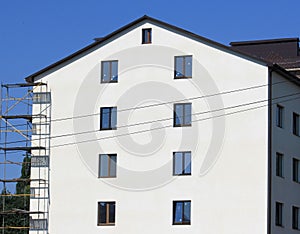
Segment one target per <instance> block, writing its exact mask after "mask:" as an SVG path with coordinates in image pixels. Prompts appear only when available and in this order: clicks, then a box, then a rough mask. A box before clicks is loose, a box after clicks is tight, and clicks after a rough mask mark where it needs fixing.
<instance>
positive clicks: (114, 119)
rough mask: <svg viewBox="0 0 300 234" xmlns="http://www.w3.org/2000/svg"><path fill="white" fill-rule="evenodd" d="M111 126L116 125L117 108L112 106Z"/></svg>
mask: <svg viewBox="0 0 300 234" xmlns="http://www.w3.org/2000/svg"><path fill="white" fill-rule="evenodd" d="M110 127H111V128H113V129H114V128H116V127H117V108H116V107H113V108H112V109H111V126H110Z"/></svg>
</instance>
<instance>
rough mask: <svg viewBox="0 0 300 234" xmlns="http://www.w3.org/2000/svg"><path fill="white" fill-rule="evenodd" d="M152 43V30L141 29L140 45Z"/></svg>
mask: <svg viewBox="0 0 300 234" xmlns="http://www.w3.org/2000/svg"><path fill="white" fill-rule="evenodd" d="M151 43H152V29H151V28H144V29H142V44H151Z"/></svg>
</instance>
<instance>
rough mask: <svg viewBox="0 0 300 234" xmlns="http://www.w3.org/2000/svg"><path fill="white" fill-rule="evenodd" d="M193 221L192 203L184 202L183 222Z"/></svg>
mask: <svg viewBox="0 0 300 234" xmlns="http://www.w3.org/2000/svg"><path fill="white" fill-rule="evenodd" d="M190 221H191V202H184V208H183V222H184V223H190Z"/></svg>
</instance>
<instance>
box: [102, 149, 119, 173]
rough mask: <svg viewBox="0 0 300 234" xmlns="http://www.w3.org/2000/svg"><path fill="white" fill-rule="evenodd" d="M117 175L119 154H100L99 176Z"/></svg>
mask: <svg viewBox="0 0 300 234" xmlns="http://www.w3.org/2000/svg"><path fill="white" fill-rule="evenodd" d="M116 176H117V155H116V154H100V157H99V177H100V178H109V177H116Z"/></svg>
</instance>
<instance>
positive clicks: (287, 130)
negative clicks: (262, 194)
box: [271, 72, 300, 234]
mask: <svg viewBox="0 0 300 234" xmlns="http://www.w3.org/2000/svg"><path fill="white" fill-rule="evenodd" d="M272 77H273V78H272V80H273V81H272V82H273V85H272V90H273V91H272V98H273V105H272V108H273V110H272V112H273V121H272V126H273V128H272V169H273V171H272V203H271V204H272V206H271V208H272V209H271V210H272V216H273V219H272V220H271V222H272V234H273V233H274V234H277V233H278V234H279V233H289V234H290V233H298V232H299V231H297V230H293V229H292V206H297V207H300V196H299V194H300V184H299V183H296V182H293V177H292V176H293V174H292V173H293V168H292V163H293V158H297V159H300V150H299V143H300V138H299V137H298V136H295V135H294V134H293V122H292V121H293V112H296V113H300V99H299V95H297V94H298V93H300V87H299V86H297V85H295V84H294V83H292V82H290V81H288V80H287V79H285V78H283V77H282V76H280V75H279V74H277V73H274V72H273V76H272ZM277 104H279V105H281V106H283V107H284V122H283V128H279V127H277V126H276V118H275V117H276V105H277ZM276 152H279V153H282V154H283V155H284V178H281V177H278V176H276ZM275 202H281V203H283V204H284V205H283V227H278V226H276V225H275Z"/></svg>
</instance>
